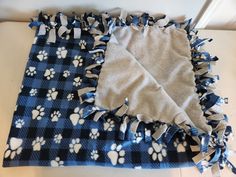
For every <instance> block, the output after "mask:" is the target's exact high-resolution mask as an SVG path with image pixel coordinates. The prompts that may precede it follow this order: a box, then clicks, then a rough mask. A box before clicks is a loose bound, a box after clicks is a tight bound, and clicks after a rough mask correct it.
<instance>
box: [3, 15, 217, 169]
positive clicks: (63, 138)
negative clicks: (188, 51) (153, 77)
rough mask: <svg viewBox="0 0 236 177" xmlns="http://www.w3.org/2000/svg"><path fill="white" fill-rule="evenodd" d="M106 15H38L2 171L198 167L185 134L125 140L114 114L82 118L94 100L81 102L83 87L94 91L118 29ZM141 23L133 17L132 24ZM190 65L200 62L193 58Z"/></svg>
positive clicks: (189, 138)
mask: <svg viewBox="0 0 236 177" xmlns="http://www.w3.org/2000/svg"><path fill="white" fill-rule="evenodd" d="M52 18H53V20H52ZM109 18H110V17H104V16H96V15H93V14H84V15H83V16H82V18H81V19H77V18H74V17H69V18H66V19H65V16H62V14H61V13H58V14H57V15H56V16H54V17H49V16H45V15H43V14H42V13H41V14H40V15H39V19H38V21H37V22H35V21H34V22H32V23H31V25H32V26H37V27H38V29H37V32H36V36H35V42H34V43H33V45H32V48H31V51H30V54H29V60H28V63H27V66H26V69H25V73H24V78H23V82H22V86H21V89H20V93H19V96H18V100H17V104H16V109H15V112H14V116H13V121H12V125H11V129H10V133H9V138H8V141H7V149H6V151H5V154H4V161H3V166H4V167H12V166H54V167H57V166H73V165H98V166H113V167H124V168H177V167H185V166H188V167H189V166H193V165H194V162H193V160H192V158H193V157H194V156H196V155H197V154H198V153H199V152H192V150H191V148H190V144H191V145H196V142H195V141H193V139H192V137H190V136H189V135H187V134H186V133H185V132H184V131H182V130H179V129H175V128H173V127H172V128H171V131H173V132H174V133H173V137H171V138H170V141H168V143H165V141H162V140H161V139H160V140H159V141H154V140H150V141H146V140H145V136H146V135H145V133H143V132H141V131H140V130H141V129H138V130H137V132H136V134H135V135H133V134H132V133H131V132H129V131H127V135H126V136H127V137H132V138H128V139H127V138H126V139H124V140H121V139H120V138H119V135H120V125H119V124H117V121H119V120H116V119H115V118H114V117H112V115H108V116H106V117H104V118H101V119H102V121H100V120H99V121H97V122H96V121H94V120H93V118H94V117H93V116H94V115H93V114H88V116H87V117H86V118H84V117H83V116H82V115H83V114H84V109H85V108H86V107H88V106H89V105H93V102H84V101H82V99H81V98H80V96H79V95H78V90H79V89H83V88H93V87H96V86H97V82H98V77H99V73H100V69H101V67H102V65H101V64H102V63H103V62H104V59H105V50H106V45H107V42H108V41H109V37H110V33H109V32H107V33H106V31H109V29H106V28H107V27H108V28H109V26H112V25H117V24H109V21H110V20H111V19H109ZM147 18H150V17H147V16H145V15H144V16H143V18H142V19H144V20H145V19H146V20H147ZM139 20H140V19H137V18H135V17H133V23H134V24H135V23H137V21H139ZM104 23H105V24H107V26H105V25H104ZM149 23H150V24H151V20H150V19H149ZM150 24H149V25H150ZM171 24H174V22H172V23H171ZM176 25H178V24H176ZM62 26H63V27H62ZM64 27H66V28H64ZM55 32H58V35H60V37H58V36H57V35H56V34H55ZM75 36H76V37H75ZM49 39H50V41H49ZM51 41H53V42H51ZM199 43H200V42H199ZM199 43H196V44H195V45H198V44H199ZM194 47H195V46H193V48H194ZM195 54H197V53H195ZM193 64H196V63H194V61H193ZM90 76H92V77H90ZM201 89H203V88H202V87H201ZM201 89H200V88H199V92H201ZM203 91H204V90H203ZM93 96H94V95H93V94H92V93H89V94H87V95H85V97H86V99H87V98H88V99H89V98H90V97H91V98H92V97H93ZM210 102H211V103H212V100H210ZM207 103H208V102H207ZM207 103H206V104H207ZM141 126H142V125H141ZM146 126H149V127H152V128H155V126H159V125H155V124H150V125H146ZM213 155H214V154H213Z"/></svg>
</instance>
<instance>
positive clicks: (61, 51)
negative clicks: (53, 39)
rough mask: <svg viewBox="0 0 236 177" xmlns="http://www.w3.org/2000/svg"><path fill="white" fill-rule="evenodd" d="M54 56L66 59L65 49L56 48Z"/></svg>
mask: <svg viewBox="0 0 236 177" xmlns="http://www.w3.org/2000/svg"><path fill="white" fill-rule="evenodd" d="M56 54H57V58H62V59H63V58H66V55H67V50H66V49H65V47H58V49H57V52H56Z"/></svg>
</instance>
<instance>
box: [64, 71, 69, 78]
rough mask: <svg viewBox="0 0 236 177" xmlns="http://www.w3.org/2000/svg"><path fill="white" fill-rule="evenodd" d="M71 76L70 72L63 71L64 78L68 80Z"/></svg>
mask: <svg viewBox="0 0 236 177" xmlns="http://www.w3.org/2000/svg"><path fill="white" fill-rule="evenodd" d="M69 76H70V71H68V70H65V71H63V77H65V78H67V77H69Z"/></svg>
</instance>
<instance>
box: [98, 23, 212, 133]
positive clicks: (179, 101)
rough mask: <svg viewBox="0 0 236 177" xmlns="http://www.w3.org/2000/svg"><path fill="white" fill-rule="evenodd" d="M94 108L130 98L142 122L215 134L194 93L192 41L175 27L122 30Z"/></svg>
mask: <svg viewBox="0 0 236 177" xmlns="http://www.w3.org/2000/svg"><path fill="white" fill-rule="evenodd" d="M107 47H108V48H107V51H106V58H105V63H104V64H103V67H102V70H101V73H100V76H99V82H98V86H97V91H96V98H95V104H96V105H98V106H101V107H104V108H107V109H114V108H116V107H118V106H119V105H121V104H122V103H123V102H124V100H125V98H126V97H127V98H128V99H129V109H128V114H130V115H134V116H137V115H139V117H141V121H144V122H146V123H147V122H153V121H157V120H158V121H161V122H166V123H170V124H174V123H176V124H181V123H183V122H184V123H185V124H190V125H192V126H195V127H197V128H199V130H200V131H203V132H209V133H210V132H211V127H210V126H208V125H207V124H206V121H205V117H203V113H202V111H201V108H200V105H199V99H198V95H197V94H196V93H195V82H194V79H195V78H194V72H193V71H192V64H191V61H190V60H191V53H190V46H189V41H188V39H187V35H186V33H185V31H184V30H182V29H176V28H174V27H172V26H171V27H168V28H163V29H162V28H159V27H158V26H155V25H154V26H146V27H134V26H130V27H117V28H116V30H115V31H114V33H113V35H112V37H111V41H110V42H109V43H108V46H107Z"/></svg>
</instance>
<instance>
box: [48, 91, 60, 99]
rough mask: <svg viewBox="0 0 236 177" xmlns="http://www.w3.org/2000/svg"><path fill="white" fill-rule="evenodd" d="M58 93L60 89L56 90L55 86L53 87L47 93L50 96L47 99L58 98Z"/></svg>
mask: <svg viewBox="0 0 236 177" xmlns="http://www.w3.org/2000/svg"><path fill="white" fill-rule="evenodd" d="M57 94H58V91H56V89H55V88H52V89H50V90H48V93H47V97H48V98H47V99H48V100H49V101H51V100H55V99H56V98H57Z"/></svg>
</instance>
